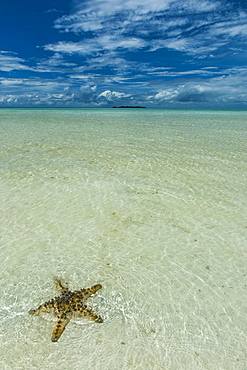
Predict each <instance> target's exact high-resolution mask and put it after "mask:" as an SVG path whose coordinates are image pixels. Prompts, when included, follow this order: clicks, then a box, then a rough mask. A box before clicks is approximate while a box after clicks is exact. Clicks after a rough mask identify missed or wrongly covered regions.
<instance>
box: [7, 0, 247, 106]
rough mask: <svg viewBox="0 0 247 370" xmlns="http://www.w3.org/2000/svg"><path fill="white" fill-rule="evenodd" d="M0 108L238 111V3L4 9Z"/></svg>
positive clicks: (180, 0)
mask: <svg viewBox="0 0 247 370" xmlns="http://www.w3.org/2000/svg"><path fill="white" fill-rule="evenodd" d="M0 33H1V38H0V107H12V106H13V107H19V106H20V107H22V106H24V107H29V106H30V107H32V106H34V107H46V106H47V107H111V106H114V105H117V106H118V105H144V106H147V107H157V108H162V107H164V108H186V107H188V108H245V109H246V108H247V64H246V61H247V1H246V0H235V1H233V0H42V1H40V2H35V1H33V0H32V1H31V0H21V1H20V0H8V1H4V2H2V4H1V6H0Z"/></svg>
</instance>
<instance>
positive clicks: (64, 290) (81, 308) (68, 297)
mask: <svg viewBox="0 0 247 370" xmlns="http://www.w3.org/2000/svg"><path fill="white" fill-rule="evenodd" d="M56 288H57V289H58V290H59V292H60V296H58V297H55V298H54V299H51V300H50V301H48V302H45V303H43V304H42V305H40V306H39V307H38V308H37V309H36V310H30V311H29V313H30V314H31V315H39V314H42V313H50V314H52V315H54V316H55V317H57V323H56V325H55V328H54V329H53V332H52V336H51V340H52V342H57V341H58V339H59V338H60V336H61V335H62V333H63V331H64V329H65V327H66V325H67V324H68V323H69V322H70V320H71V319H72V318H73V317H76V318H77V317H83V316H88V317H89V318H90V319H92V320H93V321H95V322H103V319H102V318H101V317H100V316H99V315H96V313H95V312H94V311H93V310H91V309H89V308H87V306H86V305H85V301H86V300H87V299H88V298H89V297H90V296H91V295H92V294H94V293H95V292H97V290H99V289H101V288H102V286H101V285H100V284H96V285H93V286H92V288H88V289H81V290H76V291H74V292H71V291H70V290H69V289H68V287H67V286H66V285H64V284H63V283H62V282H61V281H60V280H59V281H57V283H56Z"/></svg>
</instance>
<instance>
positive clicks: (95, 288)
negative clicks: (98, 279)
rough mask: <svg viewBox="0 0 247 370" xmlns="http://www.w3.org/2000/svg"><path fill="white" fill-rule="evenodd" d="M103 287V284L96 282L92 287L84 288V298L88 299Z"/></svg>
mask: <svg viewBox="0 0 247 370" xmlns="http://www.w3.org/2000/svg"><path fill="white" fill-rule="evenodd" d="M101 288H102V285H100V284H96V285H93V286H92V287H91V288H88V289H86V290H85V289H82V292H83V300H84V301H86V300H87V299H88V298H89V297H90V296H91V295H92V294H94V293H96V292H97V291H98V290H99V289H101Z"/></svg>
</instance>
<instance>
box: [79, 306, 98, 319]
mask: <svg viewBox="0 0 247 370" xmlns="http://www.w3.org/2000/svg"><path fill="white" fill-rule="evenodd" d="M80 316H81V317H82V316H88V317H89V318H90V319H91V320H93V321H95V322H99V323H101V322H103V319H102V317H100V316H99V315H97V314H96V313H95V312H94V311H93V310H91V309H89V308H85V307H82V308H80V310H79V313H78V317H80Z"/></svg>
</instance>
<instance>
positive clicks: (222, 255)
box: [0, 109, 247, 370]
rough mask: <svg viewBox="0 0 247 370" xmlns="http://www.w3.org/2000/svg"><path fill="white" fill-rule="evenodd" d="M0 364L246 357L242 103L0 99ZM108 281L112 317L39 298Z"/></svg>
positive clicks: (246, 361)
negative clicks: (71, 314)
mask: <svg viewBox="0 0 247 370" xmlns="http://www.w3.org/2000/svg"><path fill="white" fill-rule="evenodd" d="M0 140H1V192H0V202H1V203H0V204H1V226H0V228H1V247H0V268H1V275H0V277H1V295H0V319H1V327H0V343H1V346H0V365H1V368H2V369H27V368H28V369H47V368H49V369H58V368H59V369H78V370H79V369H82V368H85V369H100V370H101V369H102V370H105V369H145V370H146V369H168V370H179V369H210V370H213V369H215V370H220V369H224V370H225V369H247V267H246V266H247V244H246V239H247V217H246V216H247V204H246V203H247V186H246V184H247V181H246V180H247V179H246V177H247V175H246V173H247V171H246V163H247V160H246V159H247V111H230V110H229V111H227V110H226V111H220V110H219V111H217V110H208V111H206V110H205V111H203V110H162V109H160V110H159V109H153V110H152V109H143V110H142V109H130V110H126V109H1V110H0ZM56 278H60V279H62V280H63V281H64V282H67V283H68V284H69V287H70V288H71V289H72V290H76V289H78V288H83V287H84V288H87V287H90V286H91V285H93V284H96V283H100V284H102V286H103V288H102V289H101V290H100V291H99V292H98V293H97V294H96V295H95V297H94V298H92V299H89V300H88V306H89V307H92V308H94V310H95V311H96V312H97V313H98V314H100V315H101V316H102V317H103V319H104V322H103V323H102V324H96V323H94V322H91V321H90V320H88V319H87V318H82V319H76V320H74V321H71V322H70V323H69V325H68V326H67V327H66V329H65V331H64V333H63V335H62V336H61V338H60V340H59V341H58V342H57V343H52V342H51V340H50V337H51V332H52V329H53V327H54V321H52V320H53V318H52V317H49V316H48V317H46V316H44V317H38V316H37V317H33V316H31V315H29V314H28V311H29V310H30V309H32V308H36V307H38V306H39V305H40V304H41V303H42V302H44V301H46V300H49V299H51V298H52V297H54V296H55V295H56V289H55V284H54V280H55V279H56Z"/></svg>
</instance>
